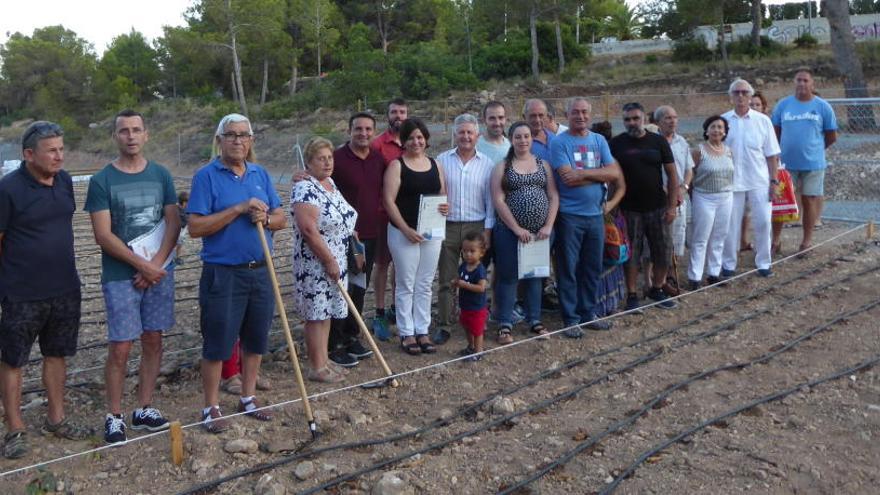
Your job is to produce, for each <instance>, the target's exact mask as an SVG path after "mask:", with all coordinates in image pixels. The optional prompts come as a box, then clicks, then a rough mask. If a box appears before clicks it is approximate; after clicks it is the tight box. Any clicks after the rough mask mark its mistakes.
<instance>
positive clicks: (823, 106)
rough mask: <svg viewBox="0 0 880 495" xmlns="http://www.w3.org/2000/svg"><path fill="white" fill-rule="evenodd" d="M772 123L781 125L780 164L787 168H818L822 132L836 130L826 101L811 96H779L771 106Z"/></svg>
mask: <svg viewBox="0 0 880 495" xmlns="http://www.w3.org/2000/svg"><path fill="white" fill-rule="evenodd" d="M770 120H772V121H773V125H774V126H776V127H780V128H782V134H781V137H782V139H781V140H780V142H779V145H780V147H781V148H782V163H784V164H785V168H787V169H788V170H822V169H824V168H825V167H826V166H827V165H828V164H827V163H826V161H825V132H826V131H836V130H837V118H836V117H835V116H834V110H832V109H831V105H829V104H828V102H827V101H825V100H823V99H822V98H819V97H818V96H813V98H812V99H810V101H800V100H798V99H797V98H796V97H795V96H794V95H792V96H788V97H786V98H783V99H782V100H781V101H780V102H779V103H777V104H776V108H774V109H773V117H771V119H770Z"/></svg>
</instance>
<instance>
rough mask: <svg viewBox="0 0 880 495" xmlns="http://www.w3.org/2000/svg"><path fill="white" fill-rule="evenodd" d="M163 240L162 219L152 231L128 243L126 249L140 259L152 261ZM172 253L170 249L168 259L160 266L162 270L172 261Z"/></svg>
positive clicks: (163, 225) (163, 220)
mask: <svg viewBox="0 0 880 495" xmlns="http://www.w3.org/2000/svg"><path fill="white" fill-rule="evenodd" d="M164 238H165V219H164V218H163V219H162V221H161V222H159V223H157V224H156V226H155V227H153V229H152V230H150V231H149V232H147V233H146V234H143V235H141V236H138V237H135V238H134V239H132V240H131V241H129V242H128V247H130V248H131V250H132V251H133V252H134V254H136V255H138V256H140V257H141V258H144V259H146V260H151V259H153V256H156V253H158V252H159V248H161V247H162V239H164ZM174 252H175V250H174V249H172V250H171V254H169V255H168V259H166V260H165V263H163V264H162V268H168V265H170V264H171V262H172V261H174Z"/></svg>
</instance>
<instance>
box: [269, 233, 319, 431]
mask: <svg viewBox="0 0 880 495" xmlns="http://www.w3.org/2000/svg"><path fill="white" fill-rule="evenodd" d="M256 226H257V232H258V233H259V235H260V243H261V244H262V245H263V256H264V257H265V258H266V266H267V267H268V268H269V277H270V278H271V279H272V290H273V291H274V292H275V306H277V307H278V314H279V316H280V317H281V326H282V327H283V328H284V338H285V339H286V340H287V349H288V350H289V351H290V361H291V363H293V372H294V374H295V375H296V386H297V388H299V395H300V397H302V401H303V409H304V410H305V413H306V420H307V421H308V422H309V432H311V434H312V438H317V437H318V426H317V425H316V424H315V416H314V415H312V406H311V405H309V393H308V392H307V391H306V384H305V382H304V381H303V375H302V370H301V369H300V367H299V359H298V358H297V356H296V346H295V345H294V343H293V337H292V336H291V335H290V324H289V323H288V322H287V312H286V311H285V310H284V301H282V300H281V287H280V286H279V285H278V277H277V276H276V275H275V263H273V262H272V253H271V252H270V251H269V243H268V242H266V233H265V231H264V230H263V224H262V223H259V222H257V223H256Z"/></svg>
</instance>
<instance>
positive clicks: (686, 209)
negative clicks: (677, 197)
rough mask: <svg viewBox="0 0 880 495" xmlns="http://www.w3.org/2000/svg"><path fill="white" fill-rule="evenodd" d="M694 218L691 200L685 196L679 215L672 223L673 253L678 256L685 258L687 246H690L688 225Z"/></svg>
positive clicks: (679, 207)
mask: <svg viewBox="0 0 880 495" xmlns="http://www.w3.org/2000/svg"><path fill="white" fill-rule="evenodd" d="M692 216H693V213H692V208H691V199H690V197H688V195H687V194H685V195H684V201H682V203H681V204H680V205H679V206H678V215H676V216H675V220H673V221H672V230H671V231H672V247H673V249H672V252H673V254H675V255H676V256H679V257H681V256H684V248H685V246H690V239H689V238H688V234H689V232H688V230H689V229H688V225H689V224H690V223H691V217H692Z"/></svg>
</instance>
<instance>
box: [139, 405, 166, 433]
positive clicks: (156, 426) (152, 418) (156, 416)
mask: <svg viewBox="0 0 880 495" xmlns="http://www.w3.org/2000/svg"><path fill="white" fill-rule="evenodd" d="M168 425H169V423H168V420H167V419H165V418H164V417H162V413H160V412H159V410H158V409H156V408H155V407H150V406H146V407H144V408H141V409H136V410H134V411H132V413H131V429H133V430H148V431H162V430H165V429H167V428H168Z"/></svg>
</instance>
